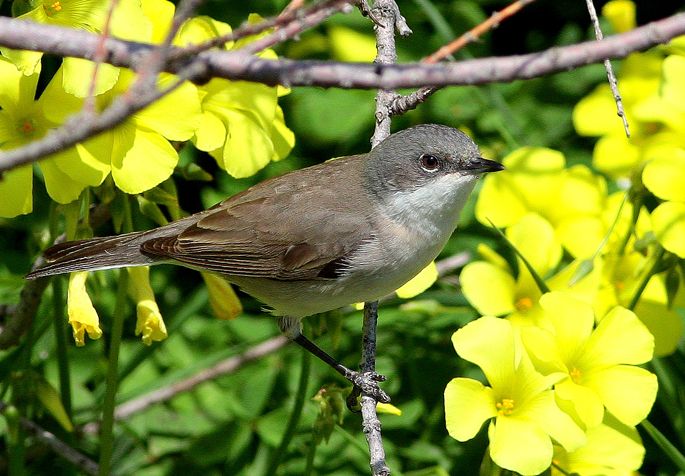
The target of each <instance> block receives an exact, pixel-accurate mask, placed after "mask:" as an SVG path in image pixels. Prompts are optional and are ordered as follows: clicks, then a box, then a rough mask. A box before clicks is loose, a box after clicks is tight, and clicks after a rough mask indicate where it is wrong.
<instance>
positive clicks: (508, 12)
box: [390, 0, 535, 116]
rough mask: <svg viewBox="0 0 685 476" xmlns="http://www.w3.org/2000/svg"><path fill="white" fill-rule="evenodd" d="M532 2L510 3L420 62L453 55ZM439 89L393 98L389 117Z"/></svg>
mask: <svg viewBox="0 0 685 476" xmlns="http://www.w3.org/2000/svg"><path fill="white" fill-rule="evenodd" d="M534 1H535V0H516V1H515V2H514V3H511V4H510V5H508V6H507V7H505V8H503V9H502V10H500V11H498V12H494V13H493V14H492V15H490V18H488V19H487V20H485V21H483V22H482V23H480V24H478V25H476V26H475V27H473V28H471V29H470V30H469V31H467V32H466V33H464V34H462V35H461V36H459V37H458V38H456V39H454V40H453V41H451V42H450V43H448V44H446V45H444V46H443V47H441V48H440V49H439V50H438V51H436V52H435V53H433V54H431V55H429V56H427V57H425V58H424V59H423V60H421V62H422V63H425V64H434V63H437V62H438V61H440V60H443V59H445V58H447V57H449V56H451V55H453V54H454V53H455V52H456V51H458V50H460V49H462V48H463V47H465V46H466V45H468V44H470V43H473V42H474V41H476V40H477V39H478V38H479V37H480V36H482V35H483V34H485V33H487V32H488V31H490V30H493V29H495V28H497V27H498V26H499V25H500V23H502V22H503V21H504V20H506V19H507V18H510V17H511V16H513V15H514V14H515V13H517V12H519V11H520V10H521V9H522V8H523V7H525V6H526V5H528V4H530V3H533V2H534ZM440 89H441V88H439V87H434V86H424V87H422V88H420V89H418V90H417V91H414V92H413V93H410V94H407V95H405V96H398V97H397V98H395V101H394V102H393V104H392V105H391V107H390V115H393V116H395V115H398V114H402V113H404V112H407V111H410V110H412V109H415V108H416V107H417V106H418V105H419V104H421V103H423V102H424V101H425V100H426V99H428V98H429V97H430V96H432V95H433V94H434V93H435V92H437V91H439V90H440Z"/></svg>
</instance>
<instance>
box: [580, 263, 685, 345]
mask: <svg viewBox="0 0 685 476" xmlns="http://www.w3.org/2000/svg"><path fill="white" fill-rule="evenodd" d="M653 259H654V256H653V255H651V254H650V255H647V256H644V255H643V254H641V253H639V252H637V251H633V252H627V253H623V254H618V253H610V254H607V255H605V256H604V257H603V258H602V259H601V260H600V261H601V265H600V266H599V267H600V268H601V275H602V280H601V284H600V288H599V292H598V293H597V296H596V298H595V301H594V302H593V307H594V310H595V315H596V316H597V318H598V320H601V319H602V318H603V316H605V315H606V314H607V313H608V312H609V311H610V310H611V309H612V308H614V307H615V306H628V305H629V304H630V303H631V301H632V300H633V297H634V296H635V293H636V292H637V291H638V287H639V285H640V283H642V282H643V281H644V279H645V275H646V274H647V273H648V272H649V271H650V268H651V263H652V262H653ZM634 312H635V314H636V315H637V316H638V317H639V318H640V320H641V321H642V322H643V323H644V324H645V325H646V326H647V328H648V329H649V331H650V332H651V334H652V335H653V336H654V344H655V346H654V354H655V355H656V356H657V357H660V356H664V355H668V354H671V353H672V352H673V351H675V349H676V347H677V345H678V342H680V338H681V337H682V335H683V321H682V319H681V318H680V316H679V315H678V313H677V312H676V311H675V310H673V309H669V307H668V296H667V291H666V285H665V284H664V280H663V277H662V276H660V275H656V276H652V277H651V278H649V281H648V282H647V286H646V287H645V289H644V290H643V291H642V294H641V296H640V299H639V300H638V302H637V305H636V306H635V309H634Z"/></svg>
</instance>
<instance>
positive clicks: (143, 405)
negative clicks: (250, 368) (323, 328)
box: [83, 336, 290, 434]
mask: <svg viewBox="0 0 685 476" xmlns="http://www.w3.org/2000/svg"><path fill="white" fill-rule="evenodd" d="M289 342H290V340H289V339H288V338H287V337H285V336H277V337H273V338H271V339H268V340H265V341H264V342H261V343H259V344H257V345H255V346H253V347H250V348H249V349H247V350H246V351H245V352H243V353H242V354H240V355H234V356H232V357H229V358H227V359H224V360H222V361H220V362H218V363H216V364H215V365H214V366H212V367H210V368H208V369H203V370H201V371H199V372H198V373H196V374H194V375H191V376H190V377H188V378H186V379H184V380H181V381H179V382H174V383H172V384H170V385H168V386H166V387H161V388H158V389H156V390H153V391H151V392H149V393H146V394H144V395H141V396H139V397H136V398H133V399H131V400H129V401H127V402H125V403H122V404H120V405H118V406H117V407H116V409H115V410H114V419H115V420H125V419H126V418H129V417H130V416H132V415H134V414H136V413H139V412H141V411H143V410H146V409H147V408H149V407H151V406H152V405H156V404H158V403H162V402H166V401H169V400H171V399H172V398H174V397H175V396H177V395H179V394H181V393H185V392H190V391H191V390H193V389H195V388H196V387H197V386H198V385H200V384H202V383H204V382H208V381H210V380H214V379H216V378H218V377H221V376H222V375H228V374H231V373H233V372H235V371H236V370H238V369H239V368H241V367H242V366H243V365H245V364H247V363H250V362H252V361H254V360H257V359H260V358H262V357H264V356H266V355H269V354H272V353H274V352H276V351H277V350H279V349H281V348H282V347H285V346H286V345H287V344H288V343H289ZM98 429H99V423H97V422H91V423H89V424H87V425H86V426H84V427H83V431H84V432H85V433H88V434H93V433H97V431H98Z"/></svg>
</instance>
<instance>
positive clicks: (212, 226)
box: [141, 158, 370, 280]
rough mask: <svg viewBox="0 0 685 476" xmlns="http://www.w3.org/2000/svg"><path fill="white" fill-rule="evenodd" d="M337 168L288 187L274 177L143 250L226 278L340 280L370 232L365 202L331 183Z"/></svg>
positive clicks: (294, 180)
mask: <svg viewBox="0 0 685 476" xmlns="http://www.w3.org/2000/svg"><path fill="white" fill-rule="evenodd" d="M349 159H352V158H347V159H339V160H349ZM335 162H337V161H333V162H331V163H329V164H327V165H328V167H326V168H325V169H324V171H325V175H323V174H322V172H321V171H320V170H318V173H317V168H313V169H312V168H310V169H306V171H307V174H306V175H305V174H301V176H300V175H298V176H296V177H292V175H293V174H290V175H291V176H290V177H289V180H288V181H287V182H285V183H280V182H279V181H278V179H275V180H272V181H269V182H267V183H264V185H268V186H267V187H265V186H264V185H261V184H260V185H258V186H256V187H253V188H251V189H248V190H247V191H245V192H243V193H241V194H239V195H237V196H235V197H232V198H230V199H228V200H226V201H224V202H223V203H221V204H220V205H219V206H217V207H214V208H212V209H211V210H210V211H208V212H205V214H204V215H203V216H202V217H201V218H200V219H199V220H198V221H197V222H195V223H194V224H192V225H190V226H188V227H187V228H186V229H185V230H183V231H182V232H181V233H179V234H178V235H177V236H172V237H160V238H154V239H151V240H149V241H146V242H144V243H143V244H142V245H141V251H142V252H143V253H146V254H149V255H154V256H161V257H166V258H171V259H173V260H176V261H179V262H181V263H184V264H187V265H188V266H191V267H197V268H202V269H206V270H209V271H213V272H216V273H220V274H223V275H227V276H244V277H263V278H272V279H280V280H306V279H327V278H334V277H337V276H339V275H340V273H341V272H342V271H343V270H344V269H345V260H346V258H347V257H348V256H349V255H350V254H351V253H353V252H354V250H355V249H356V248H357V247H358V246H359V245H360V244H361V243H362V242H364V241H365V240H367V239H368V236H369V234H370V231H369V227H368V222H367V219H366V217H365V214H364V213H363V210H365V209H366V207H365V206H364V203H363V202H362V201H363V200H368V199H367V198H366V197H363V196H361V197H360V196H351V195H350V194H348V193H347V192H343V194H342V195H340V191H339V190H338V192H333V191H332V190H331V188H332V187H330V186H327V185H326V184H328V183H329V182H328V181H331V180H337V179H340V178H341V177H340V176H339V173H340V172H341V171H342V169H341V168H339V167H330V166H331V165H332V164H334V163H335ZM336 165H337V164H336ZM340 165H343V164H342V163H341V164H340ZM355 165H356V164H355V163H354V162H353V163H352V164H351V166H355ZM347 166H348V167H349V166H350V164H348V165H347ZM336 193H337V194H336ZM313 237H315V238H313Z"/></svg>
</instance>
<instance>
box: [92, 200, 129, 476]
mask: <svg viewBox="0 0 685 476" xmlns="http://www.w3.org/2000/svg"><path fill="white" fill-rule="evenodd" d="M123 202H124V232H129V231H131V230H132V229H133V223H132V218H131V206H130V202H129V200H128V196H127V195H123ZM127 290H128V272H127V271H126V268H122V269H121V270H119V284H118V288H117V300H116V304H115V305H114V315H113V316H112V329H111V335H112V337H111V339H110V347H109V358H108V362H109V365H108V367H107V378H106V379H105V381H106V384H105V399H104V402H103V404H102V424H101V425H100V461H99V471H98V475H99V476H108V475H109V474H110V472H111V471H110V469H111V466H112V453H113V450H114V408H115V406H116V398H117V387H118V384H119V348H120V347H121V336H122V334H123V332H124V318H125V317H126V293H127Z"/></svg>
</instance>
